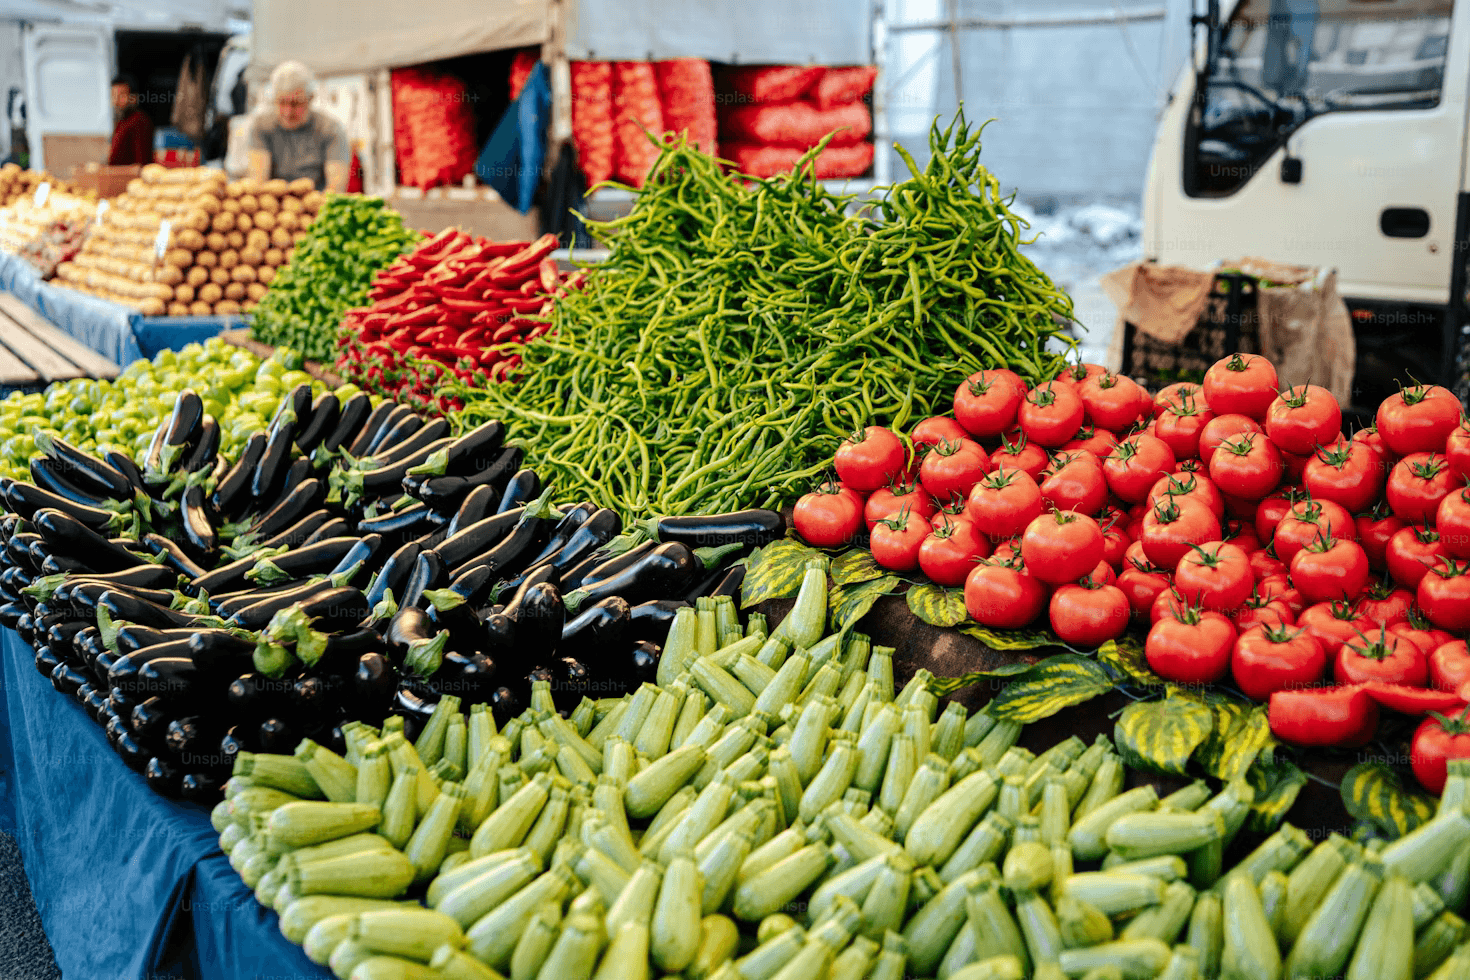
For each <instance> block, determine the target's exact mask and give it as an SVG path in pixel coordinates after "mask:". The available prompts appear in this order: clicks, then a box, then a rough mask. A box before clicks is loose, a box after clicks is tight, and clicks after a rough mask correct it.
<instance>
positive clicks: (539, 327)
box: [522, 323, 551, 343]
mask: <svg viewBox="0 0 1470 980" xmlns="http://www.w3.org/2000/svg"><path fill="white" fill-rule="evenodd" d="M550 331H551V324H549V323H538V324H536V326H534V327H532V328H531V329H530V330H529V331H527V332H526V336H525V337H524V338H522V340H523V341H524V342H525V343H530V342H531V341H533V340H535V339H536V338H537V337H543V336H545V335H546V334H547V333H549V332H550Z"/></svg>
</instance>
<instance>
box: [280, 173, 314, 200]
mask: <svg viewBox="0 0 1470 980" xmlns="http://www.w3.org/2000/svg"><path fill="white" fill-rule="evenodd" d="M314 190H316V185H315V184H313V183H312V182H311V178H310V177H297V178H296V179H295V180H293V181H291V183H289V184H287V185H286V191H287V192H288V193H291V194H295V195H296V196H298V197H300V196H301V195H302V194H310V193H311V192H312V191H314Z"/></svg>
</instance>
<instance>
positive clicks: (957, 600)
mask: <svg viewBox="0 0 1470 980" xmlns="http://www.w3.org/2000/svg"><path fill="white" fill-rule="evenodd" d="M908 602H909V611H910V612H912V613H913V614H914V615H915V616H917V617H919V618H920V619H922V620H923V621H924V622H926V623H928V624H929V625H930V626H938V627H940V628H942V629H948V628H950V627H952V626H958V625H959V624H960V623H963V622H964V621H965V619H966V618H967V617H968V616H969V613H967V612H966V611H965V594H964V593H963V592H961V591H960V590H959V589H946V588H943V587H941V586H938V585H931V584H929V583H924V584H922V585H916V586H914V587H913V588H911V589H909V594H908Z"/></svg>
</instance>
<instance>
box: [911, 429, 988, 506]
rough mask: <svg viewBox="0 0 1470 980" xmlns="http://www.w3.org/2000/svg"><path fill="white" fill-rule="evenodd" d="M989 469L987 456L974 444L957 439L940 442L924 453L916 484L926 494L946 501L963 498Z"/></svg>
mask: <svg viewBox="0 0 1470 980" xmlns="http://www.w3.org/2000/svg"><path fill="white" fill-rule="evenodd" d="M989 468H990V457H989V456H987V455H986V453H985V450H983V449H981V448H980V444H979V443H978V442H973V441H971V440H969V439H958V440H952V441H946V442H941V443H939V444H938V445H936V446H934V447H933V448H932V449H930V450H929V452H927V453H925V454H924V461H923V462H922V463H920V464H919V482H920V483H922V484H923V485H924V489H925V490H926V491H928V493H929V495H930V496H932V497H934V498H936V499H938V500H949V499H950V498H951V497H953V496H955V495H958V496H959V497H960V499H964V498H965V497H968V496H969V495H970V489H971V488H972V487H974V486H975V484H977V483H979V482H980V478H981V477H983V476H984V475H985V471H986V470H988V469H989Z"/></svg>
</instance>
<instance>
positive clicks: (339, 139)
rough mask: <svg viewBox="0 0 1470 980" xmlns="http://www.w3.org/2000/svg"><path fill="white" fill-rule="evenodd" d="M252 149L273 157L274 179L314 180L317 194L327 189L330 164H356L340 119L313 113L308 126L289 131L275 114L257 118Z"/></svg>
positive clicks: (259, 115) (272, 171) (305, 123)
mask: <svg viewBox="0 0 1470 980" xmlns="http://www.w3.org/2000/svg"><path fill="white" fill-rule="evenodd" d="M250 149H252V150H264V151H265V152H267V153H269V154H270V155H271V176H272V177H279V178H281V179H282V180H296V179H298V178H300V177H310V178H311V180H312V183H313V184H315V185H316V188H317V190H323V189H325V188H326V186H327V173H326V164H327V162H328V161H329V160H335V161H336V162H338V163H342V164H346V163H350V162H351V160H352V150H351V147H349V146H348V144H347V130H346V129H344V128H343V127H342V124H341V123H339V122H338V121H337V120H336V119H334V118H332V117H331V116H329V115H327V114H326V113H325V112H319V111H317V110H316V109H312V110H311V112H310V114H309V115H308V116H307V117H306V122H304V123H302V124H301V125H300V126H298V127H297V128H296V129H287V128H285V127H284V126H282V125H281V121H280V120H279V119H278V118H277V117H276V114H275V113H274V112H271V111H269V110H267V111H265V112H262V113H259V114H257V115H256V117H255V119H254V121H253V122H251V124H250Z"/></svg>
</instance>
